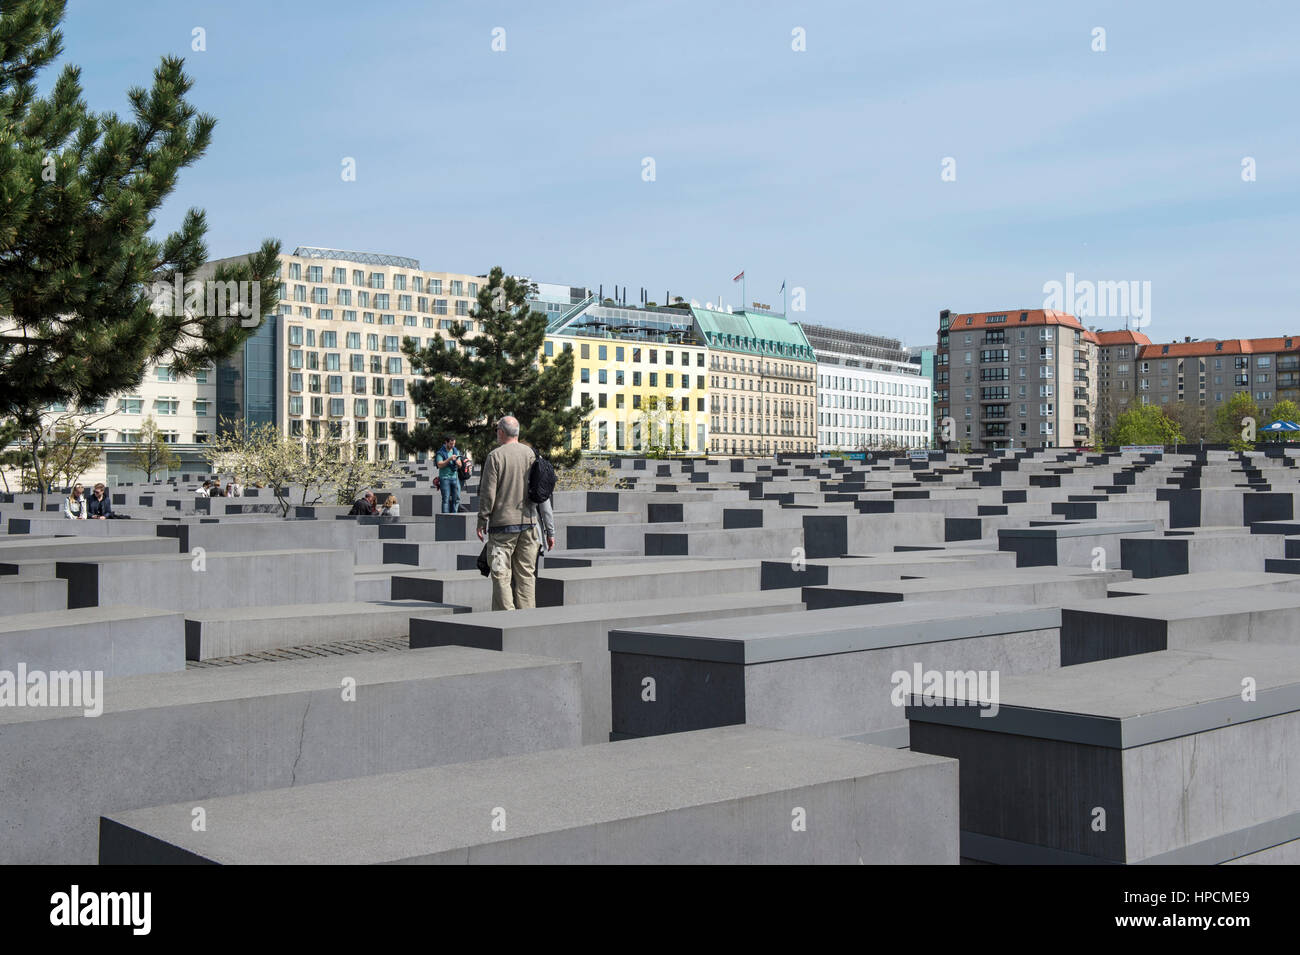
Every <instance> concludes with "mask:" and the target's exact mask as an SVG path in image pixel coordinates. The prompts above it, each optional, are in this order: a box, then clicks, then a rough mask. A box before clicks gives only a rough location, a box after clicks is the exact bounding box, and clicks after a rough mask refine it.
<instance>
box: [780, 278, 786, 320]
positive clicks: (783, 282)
mask: <svg viewBox="0 0 1300 955" xmlns="http://www.w3.org/2000/svg"><path fill="white" fill-rule="evenodd" d="M781 315H782V316H783V317H784V316H785V279H782V280H781Z"/></svg>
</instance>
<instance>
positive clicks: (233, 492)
mask: <svg viewBox="0 0 1300 955" xmlns="http://www.w3.org/2000/svg"><path fill="white" fill-rule="evenodd" d="M194 496H195V497H243V496H244V488H243V487H242V486H241V485H240V483H239V482H238V481H227V482H226V490H225V491H224V492H223V491H222V490H221V482H220V481H204V482H203V486H202V487H199V488H195V489H194Z"/></svg>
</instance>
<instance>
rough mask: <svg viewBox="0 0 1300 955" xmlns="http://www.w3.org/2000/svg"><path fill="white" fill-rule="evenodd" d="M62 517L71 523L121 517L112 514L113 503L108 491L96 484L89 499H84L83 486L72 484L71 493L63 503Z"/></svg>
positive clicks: (84, 490) (84, 489)
mask: <svg viewBox="0 0 1300 955" xmlns="http://www.w3.org/2000/svg"><path fill="white" fill-rule="evenodd" d="M63 516H64V517H66V518H68V519H69V520H72V521H87V520H96V521H104V520H108V519H109V518H110V517H112V518H117V517H120V516H121V515H118V514H114V513H113V503H112V501H110V500H109V496H108V489H107V488H106V487H104V485H102V484H96V485H95V486H94V488H93V489H92V490H91V494H90V497H86V488H85V486H84V485H82V484H74V485H73V486H72V493H71V494H69V495H68V496H67V497H66V498H65V499H64V501H63Z"/></svg>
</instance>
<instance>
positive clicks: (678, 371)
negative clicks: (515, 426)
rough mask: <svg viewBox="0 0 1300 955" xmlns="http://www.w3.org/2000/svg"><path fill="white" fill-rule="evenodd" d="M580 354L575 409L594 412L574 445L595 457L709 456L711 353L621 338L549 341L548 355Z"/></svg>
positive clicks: (677, 344)
mask: <svg viewBox="0 0 1300 955" xmlns="http://www.w3.org/2000/svg"><path fill="white" fill-rule="evenodd" d="M565 349H569V350H572V351H573V356H574V361H573V399H572V400H573V403H574V405H575V406H576V405H580V404H581V403H582V401H583V399H584V398H589V399H590V400H591V403H592V406H593V407H592V411H591V414H590V416H589V417H588V418H587V421H586V423H585V424H584V425H583V427H582V429H581V431H580V433H578V434H575V435H573V439H572V444H571V447H574V448H581V449H582V450H583V451H584V452H586V453H588V454H594V455H599V454H611V455H617V454H646V453H652V452H665V453H676V454H702V453H704V452H705V451H706V450H707V449H708V441H709V430H708V425H709V416H708V410H707V407H708V357H707V349H706V348H704V347H703V346H701V345H696V344H691V343H686V342H673V343H670V342H667V341H645V340H634V339H628V338H623V337H619V336H617V335H616V334H613V333H611V334H608V335H601V334H592V335H586V334H562V335H554V334H553V335H548V336H547V337H546V342H545V345H544V351H545V354H546V355H548V356H552V357H554V356H556V355H559V354H560V353H561V351H562V350H565Z"/></svg>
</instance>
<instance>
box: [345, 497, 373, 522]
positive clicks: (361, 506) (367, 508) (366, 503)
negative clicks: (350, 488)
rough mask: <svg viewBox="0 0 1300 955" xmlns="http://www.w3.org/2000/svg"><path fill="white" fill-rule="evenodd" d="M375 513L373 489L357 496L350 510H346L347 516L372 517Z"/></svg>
mask: <svg viewBox="0 0 1300 955" xmlns="http://www.w3.org/2000/svg"><path fill="white" fill-rule="evenodd" d="M374 513H375V494H374V492H373V491H366V493H365V494H363V495H361V497H359V498H357V500H356V502H355V503H353V505H352V510H350V511H348V516H349V517H372V516H374Z"/></svg>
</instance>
